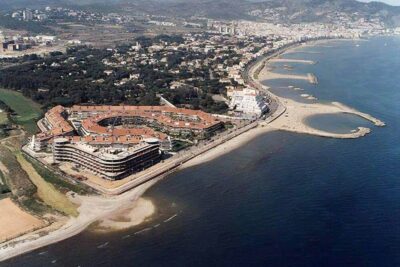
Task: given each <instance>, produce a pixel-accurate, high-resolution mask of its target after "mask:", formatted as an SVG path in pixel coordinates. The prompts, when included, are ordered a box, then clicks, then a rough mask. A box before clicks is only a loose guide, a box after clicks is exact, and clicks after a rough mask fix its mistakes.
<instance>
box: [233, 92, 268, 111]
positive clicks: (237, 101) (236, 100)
mask: <svg viewBox="0 0 400 267" xmlns="http://www.w3.org/2000/svg"><path fill="white" fill-rule="evenodd" d="M227 94H228V97H230V98H231V102H230V108H231V109H233V110H235V111H238V112H241V113H244V114H247V115H256V116H261V115H262V114H264V113H266V112H267V111H268V105H267V103H266V101H265V100H264V98H263V96H262V95H261V94H260V93H259V91H257V90H255V89H250V88H243V89H233V90H230V91H228V93H227Z"/></svg>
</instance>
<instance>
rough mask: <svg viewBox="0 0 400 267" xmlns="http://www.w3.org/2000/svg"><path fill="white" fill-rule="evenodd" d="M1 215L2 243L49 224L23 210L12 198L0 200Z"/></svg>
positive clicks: (0, 239) (0, 231)
mask: <svg viewBox="0 0 400 267" xmlns="http://www.w3.org/2000/svg"><path fill="white" fill-rule="evenodd" d="M0 214H1V215H0V243H2V242H4V241H6V240H10V239H12V238H15V237H17V236H20V235H22V234H25V233H28V232H31V231H33V230H36V229H39V228H42V227H44V226H46V224H47V223H46V222H44V221H42V220H40V219H38V218H36V217H34V216H32V215H31V214H29V213H27V212H26V211H24V210H22V209H21V208H20V207H18V205H17V204H15V203H14V202H13V201H12V200H11V199H10V198H5V199H2V200H0Z"/></svg>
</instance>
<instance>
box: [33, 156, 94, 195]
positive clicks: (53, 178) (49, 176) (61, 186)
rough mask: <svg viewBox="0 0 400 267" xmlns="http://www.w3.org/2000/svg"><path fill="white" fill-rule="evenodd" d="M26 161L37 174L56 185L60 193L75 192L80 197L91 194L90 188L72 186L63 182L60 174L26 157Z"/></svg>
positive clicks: (79, 185) (77, 185)
mask: <svg viewBox="0 0 400 267" xmlns="http://www.w3.org/2000/svg"><path fill="white" fill-rule="evenodd" d="M25 159H26V160H27V161H28V162H29V163H30V164H31V165H32V167H33V168H34V169H35V170H36V172H37V173H38V174H39V175H40V176H41V177H42V178H43V179H44V180H45V181H46V182H48V183H51V184H52V185H54V186H55V187H56V188H57V189H58V190H59V191H61V192H63V193H67V192H68V191H73V192H75V193H78V194H80V195H85V194H88V193H89V192H90V189H89V188H86V187H84V186H83V185H81V184H72V183H69V182H67V181H65V180H63V179H62V178H61V177H60V176H59V175H58V174H56V173H54V172H53V171H52V170H49V169H47V168H45V167H44V166H43V165H41V164H40V163H38V162H37V161H36V160H34V159H32V158H30V157H28V156H25Z"/></svg>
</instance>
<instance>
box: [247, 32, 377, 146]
mask: <svg viewBox="0 0 400 267" xmlns="http://www.w3.org/2000/svg"><path fill="white" fill-rule="evenodd" d="M341 40H342V39H338V40H336V39H329V40H316V41H310V42H309V43H306V44H305V45H306V46H311V47H312V46H315V45H318V44H321V43H322V44H326V43H327V42H331V41H341ZM344 40H346V39H344ZM302 46H304V45H302V44H295V45H291V46H289V47H288V48H283V49H282V50H279V51H276V53H274V54H272V55H270V56H268V57H266V58H264V59H261V60H259V61H258V62H256V63H255V64H254V65H253V66H252V67H251V68H250V69H249V70H248V73H249V74H248V76H249V78H250V80H251V82H252V83H254V84H255V85H256V87H257V88H258V89H259V90H260V91H264V92H265V93H266V94H267V95H269V96H270V98H271V99H272V100H273V101H275V102H276V105H277V106H278V107H277V110H281V112H279V113H278V116H277V117H276V118H275V119H274V120H273V121H271V122H270V123H269V125H270V126H271V127H272V128H273V129H275V130H283V131H289V132H295V133H300V134H309V135H314V136H320V137H327V138H339V139H355V138H359V137H363V136H365V135H367V134H369V133H370V132H371V129H370V128H366V127H357V128H356V129H354V130H353V131H351V132H349V133H345V134H337V133H332V132H328V131H322V130H318V129H315V128H312V127H310V126H309V125H307V124H306V123H305V120H306V119H307V118H308V117H310V116H313V115H319V114H339V113H342V114H352V115H356V116H358V117H361V118H363V119H365V120H368V121H370V122H372V123H373V124H374V125H375V126H377V127H383V126H385V123H384V122H383V121H381V120H379V119H377V118H375V117H373V116H371V115H370V114H366V113H363V112H360V111H358V110H356V109H354V108H351V107H348V106H346V105H344V104H342V103H339V102H335V101H334V102H330V103H328V104H324V103H320V102H317V101H315V102H313V103H301V102H297V101H295V100H292V99H289V98H285V97H281V96H277V95H275V94H274V93H273V92H271V91H270V90H269V89H270V88H269V87H268V86H266V85H264V84H263V82H266V81H269V80H274V79H295V80H296V79H297V80H308V82H309V83H310V84H315V80H317V77H316V76H315V75H314V74H308V75H307V76H305V75H304V76H301V75H292V74H280V73H274V72H272V71H271V70H270V68H271V66H270V63H271V62H279V59H281V56H282V55H284V54H286V53H290V52H292V51H294V50H295V49H297V48H298V47H302ZM284 61H285V59H284ZM295 62H298V63H303V64H310V62H309V61H307V60H302V59H296V60H295ZM310 77H314V78H313V79H311V78H310ZM291 87H294V86H291ZM304 96H307V97H308V99H310V100H317V99H316V98H315V97H314V96H311V95H308V94H307V95H305V94H304Z"/></svg>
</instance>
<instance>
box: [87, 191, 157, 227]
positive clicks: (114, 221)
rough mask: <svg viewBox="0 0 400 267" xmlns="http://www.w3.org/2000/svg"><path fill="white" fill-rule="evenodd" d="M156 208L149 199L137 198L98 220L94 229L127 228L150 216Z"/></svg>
mask: <svg viewBox="0 0 400 267" xmlns="http://www.w3.org/2000/svg"><path fill="white" fill-rule="evenodd" d="M155 210H156V208H155V206H154V204H153V202H151V200H149V199H146V198H142V197H141V198H139V199H138V200H137V201H135V202H134V203H133V204H132V206H130V207H128V208H126V209H123V210H119V211H117V212H116V213H115V214H112V215H110V216H108V217H107V218H104V219H102V220H101V221H100V223H99V224H98V225H97V227H96V229H95V231H106V232H109V231H115V230H124V229H128V228H131V227H134V226H137V225H140V224H141V223H143V222H145V221H146V220H147V219H148V218H150V217H151V216H152V215H153V214H154V212H155Z"/></svg>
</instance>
